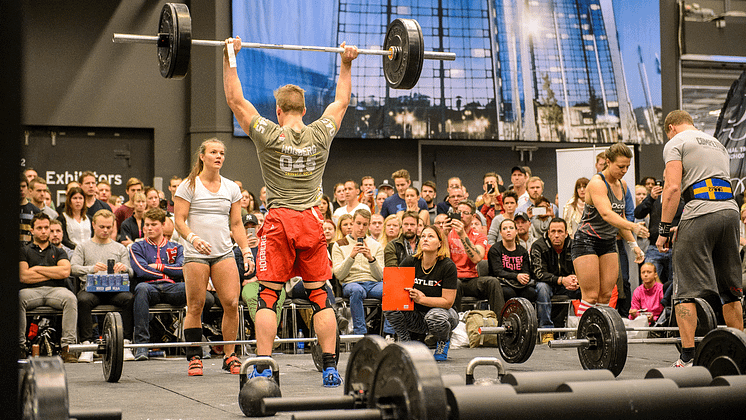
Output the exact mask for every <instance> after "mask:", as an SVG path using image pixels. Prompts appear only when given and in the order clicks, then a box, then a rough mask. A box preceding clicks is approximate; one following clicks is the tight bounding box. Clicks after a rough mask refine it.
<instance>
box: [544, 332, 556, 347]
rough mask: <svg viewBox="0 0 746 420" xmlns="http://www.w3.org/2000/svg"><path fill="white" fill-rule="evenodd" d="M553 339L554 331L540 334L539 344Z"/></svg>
mask: <svg viewBox="0 0 746 420" xmlns="http://www.w3.org/2000/svg"><path fill="white" fill-rule="evenodd" d="M552 340H554V333H550V332H546V333H542V334H541V344H546V343H548V342H550V341H552Z"/></svg>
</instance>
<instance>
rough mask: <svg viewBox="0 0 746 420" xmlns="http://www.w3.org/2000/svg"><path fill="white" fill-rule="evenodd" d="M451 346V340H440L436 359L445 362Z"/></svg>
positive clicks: (435, 355)
mask: <svg viewBox="0 0 746 420" xmlns="http://www.w3.org/2000/svg"><path fill="white" fill-rule="evenodd" d="M450 346H451V340H448V341H438V347H437V348H436V349H435V354H434V355H433V356H434V357H435V360H436V361H438V362H444V361H446V360H448V348H449V347H450Z"/></svg>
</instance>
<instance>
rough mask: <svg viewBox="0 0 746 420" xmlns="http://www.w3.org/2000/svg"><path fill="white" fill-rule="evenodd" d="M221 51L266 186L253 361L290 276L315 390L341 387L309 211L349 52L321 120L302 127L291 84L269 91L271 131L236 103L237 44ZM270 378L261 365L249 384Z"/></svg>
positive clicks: (268, 346) (271, 329)
mask: <svg viewBox="0 0 746 420" xmlns="http://www.w3.org/2000/svg"><path fill="white" fill-rule="evenodd" d="M231 41H232V43H231ZM226 46H227V48H226V49H225V53H224V54H223V55H224V59H223V87H224V89H225V97H226V100H227V101H228V105H229V106H230V108H231V110H232V111H233V114H234V115H235V116H236V119H237V120H238V123H239V124H240V125H241V128H243V129H244V131H245V132H246V133H248V135H249V137H250V138H251V140H252V141H253V142H254V145H255V146H256V151H257V156H258V158H259V163H260V164H261V167H262V176H263V178H264V185H266V186H267V207H268V208H269V212H268V213H267V216H266V218H265V219H264V224H263V225H262V228H261V229H260V231H259V232H258V236H259V254H258V256H257V263H256V275H257V278H258V279H259V284H260V286H259V300H258V306H259V307H258V310H257V312H256V321H255V322H256V329H257V331H256V339H257V345H256V354H257V356H271V354H272V341H273V339H274V337H275V334H276V333H277V318H276V316H277V314H276V307H275V305H276V304H277V298H278V295H279V292H280V289H281V288H282V286H283V284H284V283H285V282H286V281H287V280H288V279H290V278H291V277H294V276H300V277H301V278H303V282H304V285H305V288H306V292H307V294H308V299H309V300H310V301H311V304H312V305H313V308H314V315H313V324H314V328H315V330H316V334H317V336H318V338H319V345H320V346H321V350H322V359H323V384H324V386H326V387H336V386H339V385H340V384H341V383H342V379H341V378H340V376H339V372H337V360H336V355H335V347H336V328H337V327H336V325H337V323H336V318H335V316H334V309H333V308H332V302H330V300H329V298H328V297H327V296H328V294H327V290H326V288H327V287H328V286H326V283H325V282H326V281H327V280H329V279H331V277H332V272H331V266H330V263H329V257H328V255H327V251H326V241H325V240H324V234H323V232H322V228H321V227H322V223H323V219H322V216H321V212H320V211H319V209H318V207H316V205H317V203H318V201H319V200H320V199H321V194H322V189H321V178H322V176H323V174H324V168H325V166H326V161H327V159H328V157H329V148H330V146H331V142H332V139H333V138H334V135H335V134H336V133H337V132H338V131H339V126H340V124H341V123H342V118H344V115H345V112H346V111H347V107H348V106H349V104H350V95H351V90H352V76H351V72H352V60H354V59H355V58H357V55H358V51H357V47H353V46H345V44H344V43H342V45H341V47H342V48H343V49H344V50H343V52H342V53H341V56H342V58H341V64H340V72H339V80H338V82H337V91H336V95H335V98H334V102H332V103H331V104H330V105H329V106H328V107H327V108H326V110H325V111H324V114H323V115H322V117H321V118H319V119H318V120H316V121H314V122H312V123H311V124H309V125H308V126H306V125H305V124H304V123H303V115H305V113H306V105H305V99H304V95H303V92H304V91H303V89H301V88H300V87H298V86H294V85H285V86H283V87H281V88H279V89H277V90H276V91H275V99H276V101H277V108H276V113H277V121H278V123H279V124H275V123H274V122H272V121H270V120H268V119H266V118H263V117H262V116H260V115H259V113H258V112H257V110H256V108H255V107H254V105H252V104H251V103H250V102H249V101H247V100H246V99H245V98H244V96H243V91H242V90H241V81H240V80H239V78H238V73H237V71H236V68H235V60H233V58H234V57H233V54H237V53H238V52H239V51H240V50H241V39H240V38H236V39H234V40H232V39H228V40H226ZM271 374H272V372H271V370H270V369H269V366H267V365H265V364H257V365H255V367H254V370H253V372H251V373H250V377H253V376H271Z"/></svg>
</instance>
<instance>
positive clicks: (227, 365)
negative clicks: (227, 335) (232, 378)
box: [223, 353, 241, 375]
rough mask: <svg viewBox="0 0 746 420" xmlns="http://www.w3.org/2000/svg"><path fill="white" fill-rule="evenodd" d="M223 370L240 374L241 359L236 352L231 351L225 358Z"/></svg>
mask: <svg viewBox="0 0 746 420" xmlns="http://www.w3.org/2000/svg"><path fill="white" fill-rule="evenodd" d="M223 370H227V371H228V372H230V373H232V374H234V375H238V374H239V373H240V372H241V361H240V360H238V356H236V353H231V355H230V356H228V357H224V358H223Z"/></svg>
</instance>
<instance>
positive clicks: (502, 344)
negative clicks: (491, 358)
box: [497, 297, 538, 363]
mask: <svg viewBox="0 0 746 420" xmlns="http://www.w3.org/2000/svg"><path fill="white" fill-rule="evenodd" d="M498 325H499V326H502V327H510V328H511V331H510V332H505V333H503V334H498V335H497V343H498V347H499V348H500V355H501V356H502V358H503V360H505V361H506V362H508V363H523V362H525V361H526V360H528V358H529V357H531V354H532V353H533V352H534V347H535V346H536V338H537V336H538V321H537V317H536V311H535V310H534V306H533V305H532V304H531V302H529V301H528V300H526V299H524V298H520V297H519V298H513V299H509V300H508V301H507V302H505V306H503V310H502V312H501V313H500V320H499V321H498Z"/></svg>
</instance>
